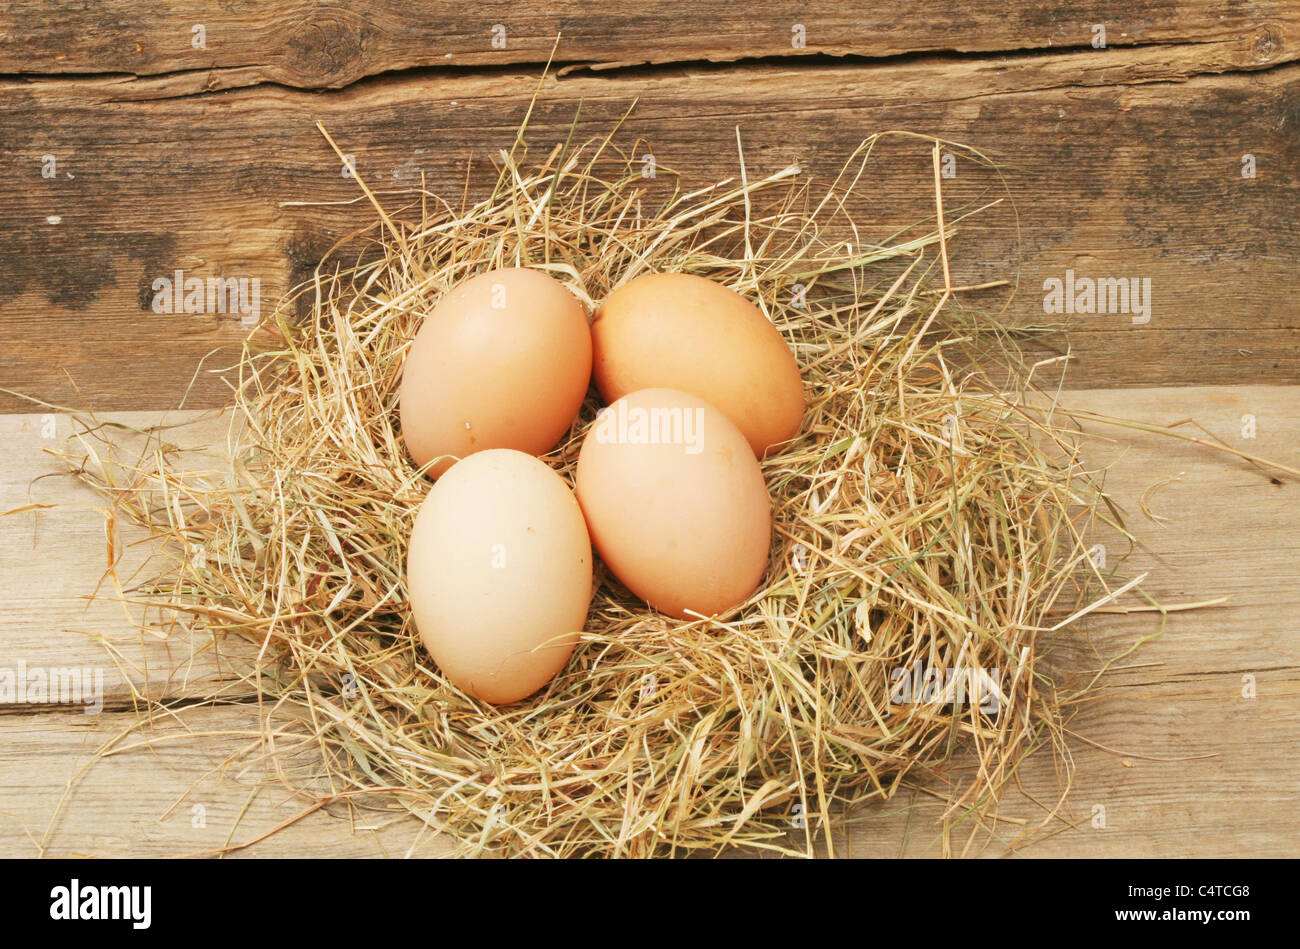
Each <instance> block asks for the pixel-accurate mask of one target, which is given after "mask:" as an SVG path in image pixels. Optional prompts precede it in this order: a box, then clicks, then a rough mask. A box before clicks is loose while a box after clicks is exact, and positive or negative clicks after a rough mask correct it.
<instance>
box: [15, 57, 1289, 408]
mask: <svg viewBox="0 0 1300 949" xmlns="http://www.w3.org/2000/svg"><path fill="white" fill-rule="evenodd" d="M1201 57H1202V52H1201V51H1200V50H1199V48H1198V50H1197V52H1196V53H1195V54H1193V53H1189V52H1187V51H1186V50H1184V49H1182V48H1170V49H1167V48H1163V47H1159V48H1156V47H1137V48H1132V49H1117V50H1108V51H1106V55H1105V56H1104V57H1102V58H1093V57H1090V56H1083V57H1082V58H1081V57H1080V56H1076V55H1047V56H1037V57H1033V58H1032V59H1030V60H1027V61H1024V62H1021V61H1014V65H1015V68H1014V69H1010V68H1008V66H1009V65H1010V63H1009V62H998V61H993V60H990V61H984V60H971V61H966V60H961V61H957V62H943V63H933V62H924V61H921V62H900V63H887V64H876V65H870V66H861V65H859V66H852V67H849V66H816V67H810V68H804V67H799V68H786V67H780V66H772V65H762V66H753V67H749V68H746V69H743V70H732V69H714V68H694V67H691V68H683V69H678V70H671V71H669V70H664V71H656V72H653V73H649V74H635V75H634V74H627V75H623V74H616V75H614V76H610V77H603V78H601V77H595V76H591V75H586V76H583V75H573V76H569V77H568V78H565V79H562V80H556V79H554V78H551V79H549V80H547V81H546V82H544V83H543V84H542V85H543V90H542V97H541V100H540V101H539V103H538V107H537V109H536V110H535V112H534V115H533V120H532V142H533V145H534V148H535V149H536V150H538V151H541V152H545V151H546V150H548V149H549V148H550V147H551V146H553V145H555V144H557V143H560V142H563V141H564V140H565V138H566V137H567V135H568V132H569V128H570V126H571V125H572V123H573V121H574V116H575V114H576V113H577V111H578V106H579V103H581V118H580V120H579V122H578V137H579V138H583V137H587V136H597V135H604V134H606V133H607V132H608V130H609V129H610V128H612V127H613V125H614V124H615V123H616V122H617V121H618V120H619V119H620V118H621V117H622V116H623V115H624V113H625V112H626V111H627V110H628V109H629V107H631V106H632V105H633V103H634V102H635V103H636V107H635V110H634V111H633V114H632V117H631V118H630V119H629V121H628V123H627V125H626V127H625V132H626V135H625V139H624V144H625V145H626V146H628V147H632V145H633V143H634V142H635V141H636V140H637V139H638V138H642V139H647V140H648V141H649V142H650V144H649V145H641V146H638V147H639V148H641V149H644V150H653V153H654V154H655V156H656V159H657V161H658V163H659V166H660V167H661V168H664V169H673V170H676V171H678V172H680V173H681V174H682V175H683V176H684V177H685V179H686V181H687V182H688V183H694V184H702V183H704V182H708V181H714V180H717V179H718V178H720V177H724V176H728V175H734V174H735V173H736V171H737V168H738V165H737V160H736V158H735V157H734V156H735V154H736V134H737V129H739V131H740V133H741V135H742V137H743V140H744V142H745V156H746V162H747V165H748V167H749V171H750V174H751V175H757V174H761V173H765V172H771V171H775V170H777V169H779V168H782V167H784V166H785V165H787V164H789V163H791V162H798V163H800V165H801V167H802V168H803V169H804V171H805V175H806V177H808V178H810V179H812V180H814V181H820V182H823V185H824V183H825V182H826V181H827V180H828V178H829V177H830V176H831V175H832V174H833V173H834V172H835V171H837V170H838V169H839V167H840V164H841V163H842V162H843V161H844V160H845V158H846V157H847V156H848V155H849V153H850V152H851V150H852V149H853V148H854V146H855V145H856V144H857V143H858V142H860V141H861V139H862V138H863V137H864V136H865V135H866V134H868V133H869V132H872V131H876V130H882V129H891V128H903V129H910V130H915V131H921V132H940V133H942V135H943V136H945V137H946V138H949V139H952V140H957V141H962V142H966V143H969V144H971V145H973V146H975V147H978V148H981V149H983V150H985V151H986V152H988V153H989V154H990V155H991V156H993V157H994V158H995V159H996V160H998V161H999V162H1001V163H1002V164H1003V166H1004V173H1005V175H1006V180H1007V182H1008V186H1009V196H1010V199H1011V200H1010V201H1008V202H1004V203H1003V204H1002V205H999V206H998V207H995V208H992V209H990V210H988V211H986V212H984V213H983V214H982V215H981V216H980V217H979V219H978V220H976V221H974V222H971V223H969V224H967V225H964V226H963V228H962V231H961V233H960V234H959V235H958V237H957V238H956V239H955V241H954V243H953V246H952V257H953V260H954V265H955V271H954V273H955V276H956V277H957V278H958V279H960V280H972V281H978V280H987V279H992V278H999V277H1017V276H1018V279H1019V288H1018V291H1017V292H1016V293H1015V295H1014V298H1012V299H1011V301H1010V305H1009V310H1008V313H1009V318H1010V319H1011V320H1012V322H1014V323H1016V324H1018V325H1022V326H1040V327H1041V326H1045V325H1046V326H1052V325H1057V326H1061V325H1063V326H1066V327H1068V330H1069V332H1068V333H1060V332H1056V333H1052V334H1049V335H1047V336H1043V337H1039V338H1038V339H1037V341H1036V342H1035V343H1034V344H1033V346H1032V347H1031V351H1032V354H1033V355H1035V356H1048V355H1053V354H1056V353H1060V352H1064V351H1066V350H1067V349H1069V350H1070V351H1072V352H1073V354H1074V362H1073V367H1072V369H1071V371H1070V373H1069V374H1068V375H1067V377H1066V384H1067V385H1069V386H1072V387H1103V386H1140V385H1156V384H1175V385H1180V384H1188V383H1192V382H1199V383H1203V384H1221V383H1240V382H1247V381H1249V382H1257V383H1289V382H1295V381H1297V380H1300V350H1298V349H1297V348H1296V347H1295V346H1294V345H1293V344H1294V339H1295V332H1296V329H1297V326H1298V325H1300V304H1297V299H1298V298H1300V295H1298V294H1297V292H1296V291H1297V289H1300V287H1298V283H1300V275H1298V273H1297V270H1296V268H1295V266H1294V262H1295V260H1296V259H1297V258H1300V230H1297V227H1296V224H1295V221H1294V214H1293V213H1292V211H1293V209H1294V208H1295V207H1296V206H1297V205H1298V204H1300V181H1297V179H1296V177H1295V175H1294V174H1292V173H1291V172H1292V169H1294V168H1295V167H1297V165H1298V164H1300V107H1298V106H1297V103H1300V67H1296V66H1282V67H1278V68H1273V69H1268V70H1265V71H1263V72H1258V73H1252V74H1249V75H1243V74H1238V73H1229V74H1223V75H1208V74H1202V72H1201V70H1203V69H1204V68H1205V64H1204V61H1203V59H1202V58H1201ZM1225 68H1226V67H1225ZM190 85H191V81H190V78H189V77H187V76H185V75H181V76H174V77H163V78H160V79H156V80H125V79H94V80H81V81H72V80H48V81H41V82H36V83H29V84H13V83H10V84H7V85H5V86H4V91H3V98H2V99H0V102H3V108H2V111H0V142H2V143H3V144H4V162H5V166H4V167H5V169H6V172H7V175H6V178H5V179H4V180H5V181H7V182H9V185H8V186H9V188H10V189H11V193H10V194H9V195H8V197H6V199H5V200H4V201H3V202H0V228H3V230H4V232H5V233H7V234H8V235H9V237H10V241H11V246H12V247H13V252H12V253H9V254H6V255H3V256H0V387H3V388H8V389H14V390H19V391H21V392H23V393H25V394H27V395H29V396H32V397H35V398H38V399H44V400H46V401H49V402H54V403H58V404H63V405H72V406H76V407H83V406H87V405H89V406H91V407H95V408H100V409H103V408H112V409H116V410H131V409H142V410H144V409H147V410H153V409H162V408H173V407H176V406H177V405H179V404H181V400H182V398H183V397H186V393H188V397H187V398H186V401H185V405H186V406H188V407H205V406H217V405H221V404H223V403H224V401H225V399H226V392H227V390H226V388H225V386H224V385H223V383H222V382H221V380H220V378H219V376H218V375H217V374H216V373H215V372H214V371H213V370H215V369H219V368H221V367H223V366H225V365H227V364H228V363H229V361H230V360H231V359H232V358H233V355H234V353H235V352H236V350H237V345H238V340H239V338H240V335H241V331H240V328H239V326H238V323H237V321H236V320H235V319H234V318H233V317H230V316H219V315H215V314H213V315H191V316H181V315H169V314H156V313H154V312H153V311H152V310H151V308H150V302H151V300H152V290H151V284H152V281H153V280H154V279H156V278H158V277H161V276H170V275H171V274H172V273H173V272H174V271H175V270H176V269H178V268H179V269H183V270H184V271H185V273H186V274H187V275H190V276H199V277H210V276H215V275H222V276H227V277H238V276H252V277H256V278H258V279H260V280H261V283H262V297H263V301H264V304H263V305H264V307H266V308H269V307H270V306H271V305H272V301H274V299H275V298H276V297H277V296H278V295H279V294H280V293H281V292H282V291H283V290H285V289H286V288H287V287H289V286H291V285H293V284H295V283H297V282H298V281H299V280H301V279H303V278H304V277H305V276H306V275H308V274H309V273H310V270H311V268H312V267H313V266H314V265H315V264H316V262H317V261H318V260H319V258H320V255H321V254H322V253H323V252H324V251H325V249H326V248H327V247H328V246H329V245H330V244H331V243H332V242H333V241H334V240H335V239H336V238H337V237H338V236H340V235H342V234H346V233H349V232H351V231H352V230H353V229H355V228H357V227H360V226H363V225H365V224H367V223H370V222H371V220H372V214H373V212H372V211H371V210H369V209H368V208H367V207H366V206H365V205H364V204H362V203H356V201H355V199H356V198H357V197H358V192H357V189H356V183H355V182H354V181H352V180H349V179H347V178H345V177H343V175H342V173H341V170H342V169H341V167H340V165H339V163H338V160H337V158H336V156H334V154H333V153H332V152H331V151H330V149H329V148H328V146H327V145H326V143H325V142H324V141H323V140H322V139H321V137H320V136H319V134H318V133H317V132H316V130H315V128H314V123H315V122H316V121H317V120H320V121H323V122H324V123H325V124H326V126H327V127H328V128H329V129H330V131H331V132H332V134H333V135H334V136H335V137H336V138H337V140H338V141H339V142H341V143H342V144H343V147H344V148H345V149H346V150H347V151H348V152H349V153H351V154H353V155H354V156H355V162H356V165H357V168H358V171H359V173H360V174H361V175H362V176H363V177H365V178H366V179H367V180H368V181H369V182H370V183H371V185H372V186H373V187H376V188H382V189H383V190H384V191H385V192H395V191H396V192H401V191H402V189H403V188H409V187H410V183H411V182H412V180H413V179H414V180H418V176H419V175H420V174H421V173H423V174H424V175H425V176H426V178H427V181H428V182H429V186H430V188H431V190H433V191H435V192H437V193H440V194H443V195H447V196H450V197H451V198H452V200H456V199H457V196H458V195H460V194H461V193H462V190H463V188H464V183H465V180H466V174H467V163H470V164H471V165H472V167H473V169H474V170H475V172H474V173H473V174H471V175H470V180H471V182H472V183H473V184H472V188H474V189H478V188H481V187H482V185H483V183H484V181H485V179H484V174H485V173H486V171H487V169H488V165H489V163H490V160H491V156H492V155H493V154H494V153H495V152H496V150H497V149H499V148H501V147H507V146H509V145H510V144H511V143H512V141H513V139H514V136H515V129H516V127H517V125H518V123H519V122H520V120H521V119H522V117H523V115H524V112H525V110H526V108H527V105H528V102H529V100H530V97H531V96H532V94H533V92H534V90H535V88H536V85H537V82H536V79H535V77H533V76H530V75H525V74H518V73H508V74H498V75H491V76H478V75H466V76H455V77H444V76H434V75H412V76H399V77H392V78H385V79H383V80H378V81H374V82H367V83H362V84H359V85H357V86H354V87H351V88H348V89H345V90H343V91H341V92H338V93H333V94H328V95H309V94H305V93H300V92H293V91H289V90H286V89H283V88H278V87H274V86H258V87H256V88H250V89H243V90H235V91H230V92H224V93H212V94H204V95H194V94H192V93H193V92H194V90H193V89H191V88H189V86H190ZM1207 129H1213V134H1207ZM47 154H48V155H54V156H55V157H56V160H57V163H58V164H57V168H58V177H57V178H55V179H44V178H42V177H41V167H42V156H44V155H47ZM1245 154H1250V155H1253V156H1255V161H1256V167H1257V177H1255V178H1254V179H1245V178H1243V177H1242V174H1241V170H1242V164H1241V161H1242V156H1243V155H1245ZM929 162H930V158H929V153H928V149H927V148H926V147H925V145H924V144H923V143H918V142H916V141H914V140H904V139H896V140H892V141H891V142H889V143H886V144H882V146H881V147H880V148H879V149H878V151H877V153H876V157H875V158H874V160H873V164H872V168H871V171H870V174H871V175H872V178H871V181H872V184H871V186H870V188H869V189H867V193H866V195H864V196H863V197H862V198H861V199H860V200H859V201H857V202H856V203H855V204H854V205H853V206H852V207H851V210H852V212H853V213H854V215H855V217H856V220H857V221H858V222H859V225H860V227H861V230H862V234H863V237H864V238H865V239H867V240H872V239H874V240H882V239H884V238H885V237H887V236H888V235H889V234H891V233H892V232H893V231H894V229H895V228H896V227H897V226H900V225H902V224H905V223H908V222H914V221H916V220H918V219H920V218H923V217H924V216H926V215H928V214H930V213H931V210H932V207H933V203H932V202H933V190H932V182H931V178H930V176H931V174H932V173H931V170H930V165H929ZM658 184H659V185H666V181H664V182H659V183H658ZM815 186H816V185H814V187H815ZM1003 193H1004V192H1003V191H1002V183H1001V182H1000V181H999V180H998V179H997V178H996V177H994V176H993V175H992V173H990V172H988V171H987V170H986V169H982V168H980V167H978V166H977V165H975V164H974V163H970V162H960V163H959V164H958V175H957V177H956V178H954V179H951V180H950V181H948V182H947V183H946V184H945V195H946V198H945V201H946V204H947V205H948V206H949V208H950V209H957V208H962V207H969V206H971V204H972V202H976V201H980V200H988V199H990V198H992V197H997V196H999V195H1001V194H1003ZM386 200H387V201H388V202H389V203H390V204H391V205H393V206H400V205H402V204H403V203H404V202H408V201H409V200H411V199H410V198H409V196H403V195H402V194H400V193H389V194H387V195H386ZM294 202H316V203H315V204H313V205H311V206H302V205H300V204H295V203H294ZM320 202H326V203H325V204H321V203H320ZM330 202H333V203H330ZM339 202H353V203H339ZM51 220H57V221H58V223H55V224H51V223H48V222H49V221H51ZM1067 270H1074V271H1075V272H1076V273H1077V274H1078V275H1080V276H1106V277H1130V278H1148V279H1150V281H1151V286H1152V314H1151V320H1150V322H1149V323H1147V324H1144V325H1135V324H1133V323H1132V322H1131V319H1130V317H1128V316H1126V315H1091V316H1076V317H1068V316H1056V315H1049V314H1045V313H1044V307H1043V296H1044V294H1043V290H1042V287H1043V282H1044V280H1045V279H1048V278H1052V277H1056V278H1063V277H1064V275H1065V273H1066V271H1067ZM589 289H591V290H593V291H594V292H595V293H597V294H599V292H600V288H599V287H592V288H589ZM1007 297H1008V291H1006V290H997V291H989V292H987V293H985V294H982V295H979V296H975V297H972V298H970V302H971V304H972V305H973V306H976V307H979V308H984V309H987V310H998V309H1000V308H1001V307H1002V306H1003V304H1005V303H1006V302H1007ZM31 408H32V406H31V404H30V403H25V402H23V401H21V400H19V399H17V398H15V397H13V396H8V395H3V394H0V410H3V411H28V410H30V409H31Z"/></svg>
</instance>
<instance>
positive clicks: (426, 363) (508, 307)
mask: <svg viewBox="0 0 1300 949" xmlns="http://www.w3.org/2000/svg"><path fill="white" fill-rule="evenodd" d="M590 383H591V330H590V328H589V326H588V323H587V316H586V311H585V310H584V308H583V306H582V304H581V303H579V302H578V299H577V297H575V296H574V295H573V294H572V293H570V292H569V291H568V290H567V289H565V287H564V285H563V284H561V283H560V282H559V281H557V280H555V279H553V278H551V277H549V276H547V275H546V274H544V273H542V272H541V271H538V270H528V269H526V268H519V267H515V268H507V269H504V270H491V271H488V272H487V273H483V274H479V275H478V276H477V277H473V278H471V279H469V280H466V281H464V282H462V283H459V284H457V285H456V286H455V287H453V288H452V289H451V290H449V291H448V292H447V293H446V294H445V295H444V296H443V297H442V299H441V300H439V301H438V305H437V306H435V307H434V308H433V310H432V311H431V312H430V313H429V314H428V315H427V316H426V317H425V319H424V322H423V324H422V325H421V326H420V329H419V331H418V332H417V333H416V335H415V339H414V340H413V341H412V343H411V348H410V351H409V352H408V354H407V357H406V364H405V366H404V367H403V370H402V383H401V390H400V393H399V396H398V402H399V410H400V414H401V422H402V438H403V440H404V441H405V443H406V449H407V451H408V452H409V453H410V455H411V458H412V460H413V461H414V462H415V463H416V464H417V465H420V466H424V465H426V464H428V463H429V462H430V461H432V460H433V459H434V458H437V457H438V456H440V455H449V456H453V457H451V458H446V459H444V460H442V461H440V462H439V463H438V464H437V465H435V466H434V467H433V468H432V470H430V471H429V474H430V475H431V476H432V477H435V478H436V477H438V476H439V475H441V474H442V473H443V472H444V471H446V470H447V469H448V468H450V467H451V465H452V463H453V461H454V460H455V459H456V458H464V457H466V456H467V455H470V454H473V453H474V452H476V451H483V450H484V449H487V448H513V449H516V450H517V451H523V452H528V453H529V454H532V455H540V454H543V453H544V452H547V451H549V450H550V449H551V448H553V447H554V446H555V444H556V443H557V442H558V441H559V440H560V439H561V438H562V437H564V434H565V433H566V432H568V430H569V427H570V426H571V425H572V424H573V421H574V419H575V418H576V417H577V415H578V410H579V409H580V408H581V407H582V401H583V399H584V398H586V394H587V389H588V386H589V385H590Z"/></svg>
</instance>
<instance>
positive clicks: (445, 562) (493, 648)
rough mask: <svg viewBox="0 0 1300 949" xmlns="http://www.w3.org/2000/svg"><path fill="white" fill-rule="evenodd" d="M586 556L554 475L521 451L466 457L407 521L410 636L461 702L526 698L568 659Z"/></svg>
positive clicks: (579, 526)
mask: <svg viewBox="0 0 1300 949" xmlns="http://www.w3.org/2000/svg"><path fill="white" fill-rule="evenodd" d="M592 560H593V558H592V552H591V542H590V540H589V539H588V536H587V528H586V524H585V522H584V520H583V516H582V511H581V510H580V509H579V507H578V502H577V500H576V499H575V498H574V495H573V492H572V491H571V490H569V486H568V484H566V483H565V481H564V479H563V478H561V477H560V476H559V475H558V474H556V472H555V471H554V470H553V469H551V468H550V467H549V466H548V465H547V464H546V463H545V462H542V461H539V460H538V459H537V458H534V457H533V456H532V455H528V454H525V453H523V452H519V451H514V450H511V449H502V448H496V449H487V450H484V451H480V452H476V453H475V454H472V455H470V456H469V457H468V458H465V459H463V460H462V461H458V462H456V464H454V465H453V466H452V467H451V468H450V469H449V470H448V471H447V472H446V474H444V475H443V476H442V477H441V478H439V479H438V480H437V481H436V482H434V484H433V487H432V488H430V489H429V493H428V495H427V496H426V497H425V499H424V502H423V503H422V504H421V505H420V510H419V513H418V514H417V515H416V518H415V526H414V528H413V529H412V532H411V540H410V545H409V547H408V550H407V561H406V585H407V593H408V596H409V598H410V602H411V612H412V615H413V616H414V619H415V626H416V629H417V630H418V631H419V635H420V639H421V640H422V641H423V642H424V646H425V648H426V649H427V650H428V651H429V655H430V656H431V657H432V659H433V661H434V662H435V663H437V665H438V668H439V669H440V670H441V671H442V673H443V675H445V676H446V677H447V678H448V679H450V680H451V681H452V682H453V683H455V684H456V685H457V686H458V687H459V688H461V689H462V690H463V691H465V692H468V693H469V694H470V695H473V696H476V697H477V698H480V699H483V700H485V701H487V702H492V703H495V704H506V703H510V702H517V701H519V700H520V699H523V698H526V697H527V696H529V695H531V694H532V693H533V692H536V691H537V690H538V689H540V688H542V687H543V686H544V685H546V683H547V682H549V681H550V680H551V679H552V678H553V677H554V676H555V674H556V673H557V672H559V671H560V670H561V669H562V668H563V667H564V665H565V663H566V662H568V660H569V656H570V655H571V654H572V652H573V648H574V645H575V643H576V642H577V639H578V634H579V633H580V632H581V631H582V629H583V627H584V625H585V623H586V618H587V608H588V606H589V605H590V602H591V593H592Z"/></svg>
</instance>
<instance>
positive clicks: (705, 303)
mask: <svg viewBox="0 0 1300 949" xmlns="http://www.w3.org/2000/svg"><path fill="white" fill-rule="evenodd" d="M591 332H592V356H593V370H594V374H595V379H596V386H597V388H598V389H600V394H601V395H602V396H604V398H605V402H606V403H611V402H614V401H615V400H617V399H621V398H622V397H623V396H625V395H627V394H628V393H629V392H635V391H636V390H638V389H648V388H666V389H677V390H680V391H682V392H689V393H691V394H692V395H697V396H699V397H700V398H702V399H704V400H705V401H706V402H709V403H711V404H712V405H714V406H716V407H717V408H718V409H720V410H721V411H722V412H723V413H724V414H725V415H726V416H727V417H728V418H730V419H731V421H732V422H734V423H735V424H736V427H737V428H739V429H740V430H741V431H742V432H743V433H744V435H745V438H746V439H747V440H748V441H749V444H750V446H751V447H752V448H753V450H754V454H756V455H757V456H758V457H760V458H761V457H763V455H764V454H765V453H766V452H768V451H769V450H771V449H773V448H775V447H776V446H779V445H780V444H781V443H783V442H786V441H788V440H789V439H791V438H793V437H794V435H795V434H797V433H798V431H799V426H800V425H801V424H802V422H803V410H804V395H803V380H802V378H801V377H800V375H799V367H798V365H796V363H795V359H794V354H793V353H792V352H791V351H790V347H789V346H787V345H786V343H785V340H784V339H783V338H782V336H781V334H780V333H779V332H778V331H777V329H776V327H775V326H773V325H772V323H771V321H770V320H768V319H767V317H765V316H764V315H763V313H762V311H760V310H759V309H758V307H756V306H755V305H754V304H753V303H751V302H750V301H749V300H747V299H745V298H744V297H743V296H741V295H740V294H738V293H736V292H735V291H734V290H730V289H728V288H727V287H724V286H722V284H720V283H715V282H714V281H712V280H707V279H705V278H704V277H697V276H694V275H692V274H682V273H657V274H647V275H645V276H641V277H637V278H636V279H634V280H631V281H629V282H628V283H625V284H624V285H623V286H621V287H619V288H618V289H617V290H615V291H614V292H613V293H611V294H610V295H609V296H608V297H607V298H606V299H605V301H604V303H602V304H601V306H600V308H599V310H597V312H596V317H595V321H594V322H593V324H592V328H591Z"/></svg>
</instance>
